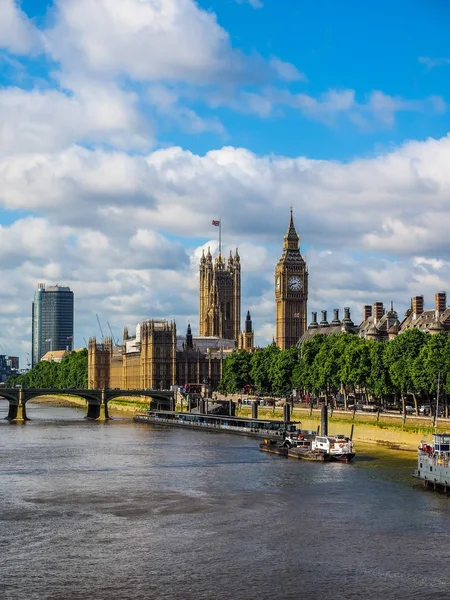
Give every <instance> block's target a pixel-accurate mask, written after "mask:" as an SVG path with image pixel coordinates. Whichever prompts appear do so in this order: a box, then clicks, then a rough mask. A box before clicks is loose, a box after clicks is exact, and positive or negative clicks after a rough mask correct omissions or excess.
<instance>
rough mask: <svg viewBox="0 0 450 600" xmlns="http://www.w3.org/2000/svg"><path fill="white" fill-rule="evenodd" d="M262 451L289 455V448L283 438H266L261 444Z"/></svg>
mask: <svg viewBox="0 0 450 600" xmlns="http://www.w3.org/2000/svg"><path fill="white" fill-rule="evenodd" d="M259 449H260V450H261V452H269V454H278V456H287V455H288V449H287V447H286V446H285V445H284V444H282V442H281V440H276V439H273V438H264V441H263V442H262V443H261V444H260V445H259Z"/></svg>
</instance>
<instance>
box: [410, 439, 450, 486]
mask: <svg viewBox="0 0 450 600" xmlns="http://www.w3.org/2000/svg"><path fill="white" fill-rule="evenodd" d="M413 475H414V477H417V478H418V479H421V480H422V481H423V484H424V486H425V487H428V486H431V487H433V489H442V490H444V492H447V491H448V490H449V489H450V433H435V434H434V435H433V441H432V442H431V443H429V442H426V441H422V442H421V443H420V446H419V448H418V450H417V469H416V470H415V472H414V474H413Z"/></svg>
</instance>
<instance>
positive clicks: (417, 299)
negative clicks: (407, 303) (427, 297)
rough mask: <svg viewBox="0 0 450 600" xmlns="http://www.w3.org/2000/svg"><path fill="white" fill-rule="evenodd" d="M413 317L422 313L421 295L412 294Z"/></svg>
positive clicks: (415, 317)
mask: <svg viewBox="0 0 450 600" xmlns="http://www.w3.org/2000/svg"><path fill="white" fill-rule="evenodd" d="M412 309H413V319H417V317H418V316H419V315H421V314H422V313H423V296H414V298H413V301H412Z"/></svg>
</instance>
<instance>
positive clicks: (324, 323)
mask: <svg viewBox="0 0 450 600" xmlns="http://www.w3.org/2000/svg"><path fill="white" fill-rule="evenodd" d="M320 326H321V327H328V321H327V311H326V310H323V311H322V320H321V321H320Z"/></svg>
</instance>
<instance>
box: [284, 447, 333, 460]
mask: <svg viewBox="0 0 450 600" xmlns="http://www.w3.org/2000/svg"><path fill="white" fill-rule="evenodd" d="M288 456H289V457H290V458H297V459H300V460H309V461H314V462H328V461H330V460H331V459H330V455H329V454H327V453H326V452H321V451H320V450H311V449H308V448H299V447H297V448H289V450H288Z"/></svg>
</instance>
